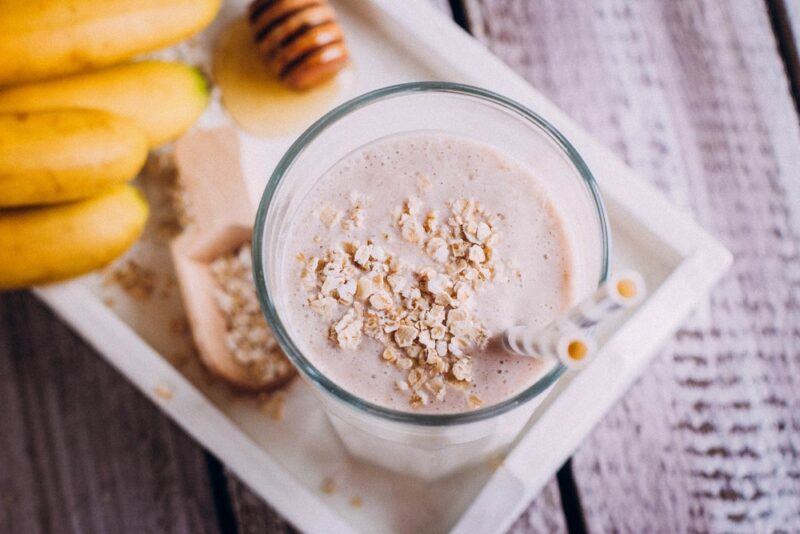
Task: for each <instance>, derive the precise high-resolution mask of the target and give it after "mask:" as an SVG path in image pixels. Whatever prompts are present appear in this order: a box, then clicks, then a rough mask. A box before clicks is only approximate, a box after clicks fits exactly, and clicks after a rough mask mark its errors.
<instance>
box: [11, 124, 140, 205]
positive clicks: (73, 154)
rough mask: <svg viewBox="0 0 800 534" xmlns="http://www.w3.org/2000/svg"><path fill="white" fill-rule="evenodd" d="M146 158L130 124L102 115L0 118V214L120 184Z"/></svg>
mask: <svg viewBox="0 0 800 534" xmlns="http://www.w3.org/2000/svg"><path fill="white" fill-rule="evenodd" d="M146 157H147V137H146V136H145V133H144V131H143V130H142V129H141V128H139V127H138V126H137V125H136V124H135V123H134V122H133V121H131V120H130V119H126V118H124V117H119V116H116V115H112V114H110V113H106V112H104V111H96V110H88V109H66V110H57V111H37V112H32V113H28V112H20V113H0V208H2V207H8V206H25V205H33V204H52V203H56V202H64V201H69V200H76V199H80V198H84V197H88V196H91V195H94V194H97V193H98V192H100V191H102V190H104V189H108V188H109V187H111V186H114V185H119V184H120V183H124V182H126V181H128V180H130V179H131V178H133V177H134V176H136V174H137V173H138V172H139V170H140V169H141V168H142V166H143V165H144V162H145V158H146Z"/></svg>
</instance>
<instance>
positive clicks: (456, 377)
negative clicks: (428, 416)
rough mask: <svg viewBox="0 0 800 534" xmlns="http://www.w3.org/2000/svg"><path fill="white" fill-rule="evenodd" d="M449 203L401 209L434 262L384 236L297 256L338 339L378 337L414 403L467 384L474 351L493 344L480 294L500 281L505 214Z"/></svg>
mask: <svg viewBox="0 0 800 534" xmlns="http://www.w3.org/2000/svg"><path fill="white" fill-rule="evenodd" d="M447 207H448V213H447V214H446V216H445V217H443V218H442V217H440V215H439V214H438V213H437V212H436V211H433V210H429V211H426V212H423V210H422V206H421V202H420V201H419V200H417V199H415V198H410V199H408V200H406V202H405V203H404V204H403V206H401V207H399V208H398V209H397V210H395V213H394V214H393V218H394V224H395V226H396V228H397V230H398V233H399V234H400V236H401V237H402V238H403V239H404V240H406V241H408V242H409V243H412V244H415V245H417V246H419V247H420V249H421V250H422V251H424V252H425V254H427V256H428V257H429V258H430V262H428V263H426V264H425V265H419V266H412V265H408V264H406V263H404V262H403V261H402V260H401V259H400V258H399V257H398V256H396V255H395V254H394V253H393V252H392V251H390V250H388V249H387V248H386V247H387V246H388V245H387V244H386V239H385V238H384V239H383V240H382V241H381V240H379V239H377V238H375V239H371V240H367V241H365V242H359V241H345V242H342V243H334V244H332V245H331V246H330V247H329V248H328V249H327V250H326V252H325V254H324V255H322V256H315V257H310V258H308V257H306V256H304V255H302V254H300V255H298V260H299V261H300V262H301V263H302V268H301V272H300V277H301V281H302V284H303V287H304V288H305V289H306V290H308V292H309V297H308V304H309V307H310V308H311V309H312V310H313V311H315V312H316V313H317V314H319V315H320V316H321V317H323V318H324V319H326V320H328V321H330V330H329V335H330V338H331V340H332V341H333V342H334V343H335V344H336V345H338V346H339V347H340V348H342V349H345V350H352V349H356V348H358V347H359V345H360V344H361V342H362V339H363V336H368V337H370V338H373V339H375V340H377V341H379V342H380V343H381V344H382V346H383V349H382V351H381V353H380V356H379V357H381V358H382V359H383V361H385V362H386V364H387V365H394V366H395V367H396V368H397V369H399V370H401V371H403V372H404V373H405V379H404V380H401V381H398V382H397V383H396V386H397V388H398V389H399V390H400V391H401V392H404V393H406V394H407V395H408V398H409V402H410V403H411V405H412V406H414V407H419V406H422V405H426V404H428V403H430V402H434V401H438V402H441V401H443V400H444V399H445V395H446V392H447V386H451V387H457V388H460V389H466V387H467V386H469V384H470V383H471V382H472V380H473V377H472V360H471V358H470V356H469V352H470V351H471V350H472V349H473V348H475V347H476V346H482V345H484V344H485V343H486V341H487V334H486V331H485V329H484V327H483V325H482V324H481V322H480V321H479V320H478V318H477V316H476V314H475V299H474V296H475V294H476V292H478V291H480V290H481V289H482V287H483V286H484V284H486V283H487V282H489V281H491V280H493V279H494V277H495V274H496V270H497V263H496V258H495V246H496V244H497V241H498V239H499V234H498V226H499V223H500V218H499V217H498V216H496V215H494V214H491V213H488V212H487V211H486V210H485V209H484V208H483V207H482V206H481V205H480V204H479V203H478V202H475V201H473V200H469V199H458V200H456V201H452V202H450V203H448V206H447ZM473 397H475V396H473ZM469 406H470V407H472V408H477V407H479V406H480V399H478V398H477V397H475V398H471V402H470V403H469Z"/></svg>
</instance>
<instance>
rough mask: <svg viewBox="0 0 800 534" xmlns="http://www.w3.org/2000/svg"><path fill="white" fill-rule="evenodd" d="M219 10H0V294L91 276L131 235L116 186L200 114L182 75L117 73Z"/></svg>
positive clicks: (190, 83) (93, 4)
mask: <svg viewBox="0 0 800 534" xmlns="http://www.w3.org/2000/svg"><path fill="white" fill-rule="evenodd" d="M219 6H220V0H39V1H36V2H22V1H16V0H13V1H5V0H0V7H2V9H0V252H2V254H0V290H2V289H9V288H17V287H24V286H28V285H32V284H41V283H47V282H53V281H57V280H63V279H65V278H70V277H73V276H77V275H80V274H83V273H85V272H88V271H91V270H93V269H96V268H98V267H100V266H102V265H105V264H107V263H109V262H110V261H112V260H113V259H114V258H116V257H118V256H119V255H121V254H122V253H123V252H125V251H126V250H127V249H128V248H129V247H130V246H131V245H132V244H133V243H134V242H136V240H137V239H138V238H139V236H140V235H141V232H142V230H143V228H144V224H145V221H146V219H147V214H148V206H147V202H146V201H145V200H144V198H143V197H142V196H141V195H140V194H139V193H138V191H137V190H136V189H135V188H133V187H132V186H130V185H128V184H127V182H128V181H130V180H131V179H132V178H134V177H135V176H136V175H137V174H138V173H139V171H140V170H141V168H142V166H143V165H144V163H145V160H146V158H147V153H148V151H149V150H150V149H151V148H156V147H158V146H161V145H163V144H165V143H168V142H170V141H172V140H174V139H176V138H177V137H179V136H180V135H181V134H182V133H183V132H184V131H186V129H188V128H189V127H190V126H191V125H192V124H193V123H194V122H195V121H196V120H197V118H198V117H199V116H200V114H201V113H202V112H203V110H204V109H205V106H206V104H207V101H208V88H207V86H206V82H205V79H204V78H203V77H202V75H201V74H200V72H199V71H198V70H197V69H195V68H193V67H190V66H187V65H184V64H181V63H173V62H160V61H143V62H134V63H123V64H119V63H120V62H123V61H126V60H128V59H130V58H131V57H133V56H135V55H137V54H140V53H143V52H148V51H151V50H154V49H157V48H162V47H165V46H169V45H172V44H174V43H177V42H179V41H181V40H183V39H185V38H187V37H189V36H190V35H192V34H194V33H196V32H198V31H200V30H201V29H202V28H204V27H205V26H206V25H207V24H209V23H210V22H211V20H213V18H214V16H215V15H216V13H217V11H218V9H219Z"/></svg>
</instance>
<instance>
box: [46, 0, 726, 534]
mask: <svg viewBox="0 0 800 534" xmlns="http://www.w3.org/2000/svg"><path fill="white" fill-rule="evenodd" d="M334 3H335V5H336V7H337V9H338V11H339V12H340V17H341V20H342V23H343V26H344V27H345V29H346V31H347V34H348V36H349V44H350V47H351V49H352V51H353V55H354V57H355V63H356V71H357V76H356V81H355V84H354V85H355V86H354V87H353V88H352V91H351V92H350V93H351V94H349V95H345V97H349V96H353V95H355V94H360V93H363V92H365V91H367V90H369V89H374V88H377V87H380V86H385V85H389V84H392V83H398V82H402V81H411V80H421V79H440V80H449V81H458V82H463V83H469V84H473V85H478V86H482V87H486V88H489V89H492V90H494V91H497V92H499V93H501V94H504V95H506V96H509V97H511V98H514V99H516V100H518V101H520V102H522V103H523V104H526V105H528V106H529V107H530V108H532V109H534V110H535V111H537V112H538V113H540V114H541V115H542V116H544V117H545V118H547V119H548V120H549V121H551V122H552V123H553V124H554V125H555V126H556V127H557V128H559V129H560V130H561V131H562V132H563V133H564V134H565V135H566V137H567V138H569V139H570V140H571V141H572V142H573V144H574V145H575V146H576V148H577V149H578V151H579V152H580V153H581V154H582V155H583V156H584V158H585V159H586V161H587V163H588V165H589V168H590V169H591V170H592V172H593V173H594V175H595V176H596V177H597V180H598V182H599V184H600V188H601V190H602V193H603V196H604V198H605V200H606V203H607V207H608V211H609V215H610V219H611V226H612V233H613V236H614V243H613V257H612V263H613V264H614V265H619V266H625V267H631V268H635V269H639V270H640V271H641V272H642V273H643V274H644V276H645V278H646V280H647V283H648V286H649V288H650V291H651V294H650V297H649V298H648V299H647V300H646V301H645V303H644V304H643V305H642V306H641V307H640V308H639V309H637V310H636V312H635V313H634V314H632V315H630V316H628V317H625V318H623V319H621V320H620V321H619V322H618V324H617V325H615V327H613V328H610V329H608V331H606V332H603V333H602V336H601V343H603V346H602V350H601V353H600V354H599V355H598V357H597V359H596V361H595V362H593V363H592V364H591V365H590V366H589V367H588V368H587V369H586V370H584V371H583V372H582V373H580V374H579V375H574V376H572V375H567V376H566V377H564V378H563V379H562V380H561V382H560V383H559V384H558V386H557V387H556V389H555V390H554V392H553V394H552V395H551V397H550V398H549V399H548V400H547V401H546V402H545V404H544V405H543V407H542V409H540V410H539V411H538V412H537V414H536V415H535V416H534V418H533V419H532V421H531V423H530V425H529V427H528V429H527V430H526V432H524V433H523V435H522V436H521V438H520V439H519V441H518V443H517V444H516V445H515V447H514V449H513V450H512V451H511V453H510V454H509V455H508V456H507V457H506V458H505V460H504V461H503V462H502V464H501V465H500V466H499V467H498V466H497V465H494V466H489V465H488V464H487V465H486V466H479V467H477V468H475V469H473V470H471V471H468V472H465V473H462V474H460V475H457V476H455V477H453V478H451V479H448V480H445V481H441V482H437V483H433V484H421V483H419V482H416V481H414V480H411V479H403V478H401V477H397V476H396V475H391V474H389V473H387V472H384V471H382V470H380V469H377V468H373V467H370V466H366V465H363V464H359V463H358V462H356V461H354V460H352V459H349V458H348V457H347V455H346V454H345V452H344V450H343V448H342V446H341V444H340V443H339V442H338V440H337V439H336V437H335V435H334V433H333V431H332V429H331V428H330V427H329V425H328V423H327V421H326V420H325V417H324V415H323V414H322V413H321V411H320V409H319V407H318V406H317V404H316V402H315V399H314V398H313V397H312V396H311V392H310V391H309V390H308V387H307V386H306V385H305V384H304V383H303V382H302V381H300V380H296V381H295V382H294V383H293V385H292V386H291V387H290V388H289V390H288V393H287V397H286V412H285V417H284V419H283V420H280V421H278V420H273V419H272V418H270V417H268V416H266V415H264V413H263V412H262V411H261V410H259V404H258V402H257V401H255V400H248V399H241V398H237V397H235V396H233V395H232V394H231V393H230V392H229V391H227V389H226V388H224V387H222V386H220V385H219V384H215V383H213V382H211V381H209V380H208V378H207V377H206V376H205V374H204V373H203V371H202V370H201V369H200V368H199V366H198V364H197V363H196V361H195V360H194V359H192V358H189V359H187V358H186V354H187V352H188V351H189V350H190V348H189V347H190V345H189V344H188V342H187V338H186V336H185V335H178V334H177V333H176V330H175V328H170V323H172V322H174V320H175V319H176V318H179V317H181V314H182V311H181V307H180V302H179V299H178V296H177V291H175V290H174V287H173V285H172V284H171V283H162V284H161V285H160V286H159V287H160V289H159V291H157V293H158V295H157V296H154V297H152V298H150V299H147V300H145V301H139V300H136V299H132V298H129V297H128V296H127V295H126V294H125V293H124V292H122V291H120V290H118V289H117V288H115V287H104V286H103V284H102V283H101V275H100V274H93V275H89V276H86V277H84V278H81V279H79V280H75V281H72V282H69V283H65V284H60V285H57V286H50V287H42V288H38V289H37V290H36V293H37V295H38V296H39V297H40V298H41V299H42V300H44V301H45V302H46V303H47V304H48V305H50V306H51V307H52V308H53V309H54V310H55V311H56V312H57V313H58V314H59V315H60V316H61V317H62V318H63V319H64V320H65V321H67V322H68V323H69V324H71V325H72V327H73V328H74V329H75V330H77V331H78V332H79V333H80V334H81V335H83V336H84V337H85V338H86V339H87V340H88V341H89V342H90V343H91V344H92V345H93V346H94V347H95V348H96V349H97V350H98V351H99V352H100V353H102V354H103V355H104V356H105V357H106V359H107V360H108V361H109V362H110V363H111V364H112V365H113V366H115V367H116V368H117V369H118V370H119V371H120V372H121V373H123V374H124V375H125V376H126V377H128V379H129V380H131V381H132V382H133V383H134V384H136V386H137V387H138V388H139V389H140V390H141V391H142V392H143V393H144V394H145V395H147V396H148V397H149V398H150V399H152V400H153V401H154V402H156V403H157V404H158V405H159V406H160V407H161V408H162V409H163V410H164V411H165V412H166V413H167V414H169V415H170V416H171V417H172V418H173V419H174V420H175V421H176V422H177V423H178V424H179V425H180V426H181V427H183V428H184V429H185V430H186V431H187V432H188V433H189V434H191V435H192V436H193V437H194V438H195V439H197V440H198V441H199V442H200V443H202V444H203V445H204V446H205V447H206V448H208V449H209V450H210V451H211V452H213V453H214V454H216V455H217V456H218V457H219V458H220V459H221V460H222V461H223V462H224V463H225V464H227V465H228V466H229V467H230V468H231V469H232V470H233V471H234V472H235V473H236V474H237V475H238V476H239V477H240V478H241V479H242V480H243V481H244V482H246V483H247V484H248V485H249V486H250V487H251V488H252V489H253V490H255V491H256V492H257V493H258V494H260V495H261V496H262V497H263V498H264V499H266V500H267V501H268V502H269V503H270V504H271V505H272V506H274V507H275V508H276V509H277V510H278V511H279V512H280V513H281V514H283V515H284V516H285V517H286V518H287V519H288V520H289V521H291V522H292V523H293V524H294V525H295V526H297V527H298V528H300V529H301V530H305V531H309V532H326V533H329V532H446V531H448V530H449V531H451V532H458V533H469V534H481V533H491V532H504V531H505V530H506V529H507V528H508V526H509V525H510V524H511V522H512V521H514V519H516V517H517V516H518V515H519V514H520V513H521V512H522V510H523V509H524V508H525V507H526V506H527V504H528V503H529V502H530V501H531V499H533V497H535V495H536V494H537V493H538V491H539V490H540V489H541V488H542V486H543V485H544V484H545V483H546V482H547V480H549V478H550V477H551V476H552V475H553V473H554V472H555V471H556V470H557V468H558V467H559V466H560V465H561V464H562V463H563V462H564V460H566V458H567V457H568V456H569V455H570V454H571V453H572V452H573V451H574V450H575V448H576V447H577V446H578V444H579V443H580V441H581V440H582V439H583V438H584V437H585V436H586V435H587V434H588V433H589V431H590V430H591V428H592V427H593V426H594V425H595V424H596V423H597V422H598V420H599V419H600V418H601V417H602V416H603V414H604V413H605V412H606V411H607V410H608V409H609V408H610V407H611V406H612V404H613V403H614V402H615V401H616V400H617V399H618V398H619V397H620V396H621V395H622V393H623V392H624V391H625V390H626V389H627V388H628V386H629V385H630V384H631V383H632V382H633V381H634V380H635V379H636V377H637V376H638V375H639V374H640V373H641V372H642V370H643V369H644V367H645V365H646V364H647V363H648V361H649V359H650V357H651V356H652V355H653V353H654V351H655V350H656V348H657V347H658V346H659V345H660V344H661V343H662V342H663V341H664V340H665V339H666V338H668V337H669V336H670V335H671V333H672V332H673V331H674V330H675V329H676V328H677V326H678V325H679V324H680V322H681V321H682V320H683V318H684V317H685V316H686V315H687V314H688V313H689V312H690V311H691V310H692V309H693V308H694V307H695V306H697V305H698V304H699V303H701V302H702V301H703V300H704V299H705V298H706V297H707V294H708V292H709V290H710V288H711V286H712V285H713V284H714V283H715V281H716V280H717V279H718V278H719V277H720V276H721V275H722V274H723V273H724V272H725V270H726V269H727V267H728V265H729V264H730V262H731V257H730V254H729V253H728V251H727V250H725V249H724V248H723V247H722V246H721V245H720V244H719V243H718V242H717V241H715V240H714V239H713V238H711V237H710V236H709V235H708V234H707V233H706V232H704V231H703V230H702V229H701V228H699V227H698V226H697V225H696V224H695V223H694V222H693V221H692V219H691V218H690V217H689V216H688V215H687V214H685V213H682V212H680V211H679V210H677V209H675V208H674V207H672V206H671V205H669V204H668V203H667V201H666V200H665V199H664V197H663V196H662V195H661V194H660V193H659V192H658V191H656V190H655V189H654V188H653V187H652V186H650V185H649V184H647V183H646V182H645V181H643V180H642V179H640V178H638V177H637V176H635V175H634V174H633V172H632V171H631V170H630V169H629V168H628V167H627V166H625V165H624V164H623V163H622V162H620V161H619V160H618V159H617V158H616V157H615V156H614V155H612V154H611V153H610V152H609V151H608V150H607V149H605V148H603V147H601V146H600V145H598V144H597V143H596V142H595V141H594V140H592V139H591V138H590V137H589V136H588V135H587V134H586V133H585V132H584V131H582V130H581V129H580V128H579V127H578V126H577V125H576V124H575V123H574V122H573V121H571V120H570V119H568V118H567V117H566V116H564V114H563V113H562V112H561V111H559V110H558V109H557V108H556V107H555V106H554V105H553V104H552V103H550V102H549V101H548V100H547V99H545V98H544V97H543V96H542V95H540V94H539V93H538V92H536V91H535V90H534V89H533V88H531V87H530V86H529V85H528V84H527V83H526V82H525V81H524V80H522V79H521V78H520V77H518V76H517V75H516V74H514V73H513V72H512V71H511V70H510V69H509V68H507V67H506V66H504V65H503V64H502V63H501V62H500V61H499V60H497V59H496V58H495V57H494V56H492V55H491V54H490V53H489V52H488V51H486V50H485V49H484V48H483V47H482V46H481V45H480V44H479V43H477V42H476V41H474V40H473V39H472V38H471V37H469V36H468V35H467V34H466V33H464V32H463V31H461V30H460V29H459V28H458V27H457V26H455V25H454V24H453V23H452V22H451V21H450V20H449V19H447V18H446V17H444V16H443V15H441V14H440V13H438V12H437V11H436V10H435V9H434V8H433V7H431V6H430V5H429V4H428V2H427V0H405V1H403V2H397V1H396V0H370V1H366V0H340V1H336V2H334ZM244 4H245V2H244V0H235V1H229V2H227V3H226V5H225V7H224V8H223V12H222V13H221V15H220V17H219V19H218V20H217V21H216V22H215V23H214V24H213V25H212V27H211V28H209V30H207V31H206V32H205V33H204V34H203V36H201V37H199V38H196V39H195V40H193V41H192V42H190V43H188V44H184V45H180V46H179V47H176V48H175V49H173V50H171V51H169V52H167V53H166V54H160V55H162V56H164V55H166V56H178V57H182V58H185V59H187V60H189V61H192V62H195V63H200V64H201V65H204V66H206V67H207V64H208V50H209V43H210V42H211V41H212V40H213V38H214V35H215V34H216V33H217V32H218V31H219V29H220V28H221V27H222V26H223V25H224V24H225V23H226V22H227V21H228V20H230V19H231V17H233V16H235V15H236V14H237V13H240V12H241V9H242V7H243V5H244ZM226 121H227V119H226V118H225V117H224V115H223V113H222V111H221V108H220V105H219V102H218V96H217V95H215V96H214V99H213V102H212V105H211V106H210V107H209V110H208V112H207V113H206V115H205V116H204V118H203V120H202V121H201V126H202V125H213V124H217V123H220V122H226ZM299 133H300V132H299V131H298V132H297V134H299ZM292 137H293V136H292ZM292 137H287V138H280V139H271V140H266V141H265V140H263V139H256V138H253V137H250V136H248V135H246V134H242V135H241V140H242V146H243V160H244V166H245V170H246V176H247V179H248V186H249V188H250V192H251V194H252V196H253V199H254V201H255V200H256V199H257V198H258V196H259V195H260V192H261V190H262V188H263V186H264V184H265V183H266V180H267V177H268V176H269V174H270V172H271V170H272V167H273V165H274V164H275V163H276V162H277V159H278V158H279V157H280V156H281V155H282V153H283V151H284V150H285V149H286V148H287V147H288V145H289V144H290V143H291V141H292ZM155 182H156V180H152V179H149V180H145V181H144V182H143V185H144V187H145V190H146V192H147V193H148V196H149V197H151V202H152V203H154V204H155V205H156V206H158V205H159V204H160V203H162V202H163V197H164V194H163V191H161V190H160V189H159V187H160V186H159V185H158V184H156V183H155ZM155 212H156V215H155V216H154V219H157V218H158V215H157V214H158V208H156V210H155ZM156 223H157V221H155V222H154V223H152V224H151V225H150V226H151V228H150V229H149V230H148V233H147V235H148V237H147V238H146V239H145V240H143V241H142V242H141V243H140V244H139V245H137V247H136V248H135V250H134V251H132V252H131V254H130V257H134V258H135V259H136V261H138V262H140V263H142V264H144V265H146V266H149V267H150V268H153V269H155V270H158V271H159V272H160V276H166V277H169V276H171V274H170V273H171V267H170V265H169V259H168V258H169V256H168V252H167V249H166V246H165V243H164V242H163V240H159V238H158V237H157V234H158V232H157V231H155V230H156V228H155V226H156ZM109 299H113V304H112V305H111V306H107V305H106V304H104V302H108V301H109ZM112 308H113V310H112ZM164 390H169V391H171V392H172V393H173V396H172V397H171V398H167V397H168V395H164V394H163V391H164ZM159 392H161V394H159ZM328 477H330V478H332V479H333V480H334V481H335V483H336V490H335V491H334V493H332V494H325V493H323V492H322V491H321V489H320V486H321V484H322V482H323V480H325V479H326V478H328ZM354 496H360V497H361V498H362V500H363V505H362V506H361V507H354V506H351V505H350V504H349V502H350V499H351V498H352V497H354Z"/></svg>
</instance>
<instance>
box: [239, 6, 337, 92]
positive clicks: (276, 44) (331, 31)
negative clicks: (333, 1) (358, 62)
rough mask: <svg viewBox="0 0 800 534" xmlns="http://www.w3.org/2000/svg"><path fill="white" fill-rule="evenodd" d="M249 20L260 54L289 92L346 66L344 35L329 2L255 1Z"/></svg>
mask: <svg viewBox="0 0 800 534" xmlns="http://www.w3.org/2000/svg"><path fill="white" fill-rule="evenodd" d="M249 20H250V26H251V27H252V30H253V34H254V39H255V42H256V45H257V46H258V52H259V55H260V56H261V57H262V58H263V59H264V61H265V62H266V64H267V66H268V67H269V68H270V70H272V72H273V73H274V74H275V75H276V76H277V77H278V78H279V79H280V80H281V81H282V82H283V83H284V84H286V85H287V86H289V87H291V88H292V89H295V90H298V91H302V90H305V89H309V88H311V87H313V86H315V85H318V84H320V83H322V82H324V81H325V80H327V79H329V78H331V77H333V76H334V75H335V74H336V73H337V72H339V71H340V70H342V69H343V68H344V66H345V65H346V64H347V60H348V57H349V53H348V51H347V47H346V46H345V44H344V33H343V32H342V28H341V27H340V26H339V23H338V22H336V13H334V11H333V8H331V6H330V5H329V4H328V0H254V1H253V2H252V3H251V4H250V12H249Z"/></svg>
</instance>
